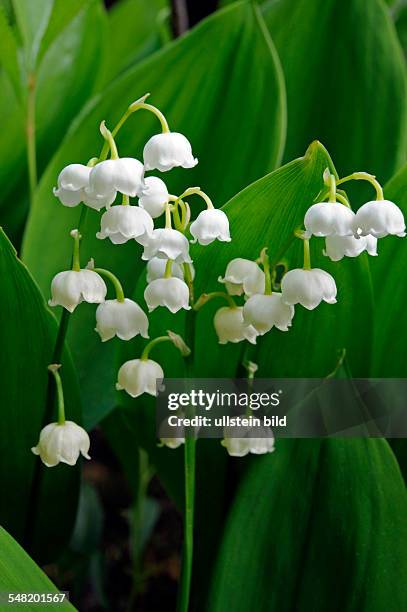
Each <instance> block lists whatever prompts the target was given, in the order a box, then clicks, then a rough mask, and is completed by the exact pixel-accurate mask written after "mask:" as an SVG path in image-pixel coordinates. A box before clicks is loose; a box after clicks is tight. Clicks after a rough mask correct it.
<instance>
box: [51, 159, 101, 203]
mask: <svg viewBox="0 0 407 612" xmlns="http://www.w3.org/2000/svg"><path fill="white" fill-rule="evenodd" d="M91 170H92V168H90V167H88V166H84V165H83V164H69V165H68V166H66V167H65V168H64V169H63V170H61V172H60V173H59V176H58V187H54V195H55V196H56V197H57V198H59V200H60V201H61V203H62V204H64V206H77V205H78V204H80V202H83V200H84V198H85V197H86V196H85V187H88V185H89V174H90V171H91Z"/></svg>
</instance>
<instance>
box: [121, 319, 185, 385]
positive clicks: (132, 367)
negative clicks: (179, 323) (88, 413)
mask: <svg viewBox="0 0 407 612" xmlns="http://www.w3.org/2000/svg"><path fill="white" fill-rule="evenodd" d="M163 342H171V343H172V344H173V345H174V346H175V347H176V348H177V349H178V350H179V351H180V353H181V355H182V356H183V357H187V356H188V355H189V353H190V350H189V348H188V347H187V345H186V344H185V342H184V341H183V339H182V338H181V336H179V335H178V334H174V332H171V331H168V332H167V335H166V336H159V337H158V338H154V340H151V341H150V342H149V343H148V344H147V346H146V347H145V349H144V351H143V353H142V354H141V357H140V358H139V359H131V360H130V361H126V362H125V363H124V364H123V365H122V366H121V367H120V369H119V372H118V375H117V383H116V389H117V390H118V391H123V390H124V391H126V392H127V393H128V394H129V395H131V397H139V396H140V395H143V393H147V394H149V395H153V396H156V395H157V381H160V380H162V379H163V378H164V371H163V369H162V367H161V366H160V364H159V363H157V362H156V361H153V360H152V359H150V358H149V355H150V352H151V350H152V349H153V348H154V347H155V346H157V345H158V344H161V343H163Z"/></svg>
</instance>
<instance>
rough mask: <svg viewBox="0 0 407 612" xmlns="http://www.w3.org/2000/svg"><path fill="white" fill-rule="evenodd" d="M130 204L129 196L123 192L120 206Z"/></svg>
mask: <svg viewBox="0 0 407 612" xmlns="http://www.w3.org/2000/svg"><path fill="white" fill-rule="evenodd" d="M129 204H130V198H129V196H128V195H126V194H125V193H123V197H122V206H128V205H129Z"/></svg>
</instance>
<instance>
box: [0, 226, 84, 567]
mask: <svg viewBox="0 0 407 612" xmlns="http://www.w3.org/2000/svg"><path fill="white" fill-rule="evenodd" d="M0 279H1V280H0V295H1V302H2V317H1V321H0V339H1V346H2V351H1V357H0V389H1V397H0V405H1V419H0V457H1V463H0V488H1V490H2V491H3V495H2V496H1V502H0V523H1V524H2V525H3V526H4V527H5V528H6V529H7V530H8V531H9V532H10V533H11V534H12V535H13V537H15V538H16V539H17V540H18V541H19V542H21V543H25V544H26V545H27V546H29V549H30V552H31V553H32V554H34V555H35V557H36V558H40V559H41V560H45V561H49V560H52V559H54V558H55V555H56V554H57V553H58V552H59V551H60V549H61V547H62V546H64V545H65V543H66V541H67V539H68V538H69V534H70V530H71V528H72V525H73V521H74V518H75V512H76V504H77V493H78V481H79V472H78V467H76V468H72V467H69V466H66V465H58V466H57V467H54V468H45V467H43V466H42V464H40V463H39V462H40V459H39V458H38V457H36V456H34V454H33V453H32V452H31V448H32V447H33V446H35V445H36V444H37V442H38V438H39V433H40V430H41V428H42V427H43V426H44V424H46V423H44V422H43V421H44V415H45V413H46V408H47V388H48V372H47V366H48V365H49V364H50V363H51V362H52V354H53V347H54V342H55V336H56V322H55V319H54V317H52V315H51V314H50V312H49V311H48V309H47V307H46V305H45V302H44V299H43V297H42V296H41V294H40V292H39V290H38V287H37V286H36V285H35V283H34V282H33V280H32V278H31V276H30V274H29V272H28V270H27V269H26V268H25V266H24V265H23V264H22V263H21V262H20V261H19V260H18V259H17V257H16V253H15V251H14V249H13V247H12V246H11V244H10V243H9V241H8V240H7V238H6V236H5V234H4V233H3V232H2V231H1V232H0ZM61 377H62V380H63V383H64V390H65V400H66V410H67V418H69V419H71V420H74V421H76V422H78V421H80V417H81V412H80V410H81V409H80V400H79V397H78V386H77V381H76V377H75V372H74V370H73V368H72V364H71V362H70V359H69V355H67V354H65V355H64V358H63V367H62V370H61ZM55 416H56V415H55V412H54V411H52V412H51V415H50V417H51V418H50V420H55ZM34 483H36V485H35V484H34ZM55 521H57V522H58V525H63V529H56V523H55Z"/></svg>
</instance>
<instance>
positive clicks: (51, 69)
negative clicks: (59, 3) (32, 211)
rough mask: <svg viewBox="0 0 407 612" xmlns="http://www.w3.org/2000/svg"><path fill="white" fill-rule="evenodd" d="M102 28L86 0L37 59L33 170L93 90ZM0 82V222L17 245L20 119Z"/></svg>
mask: <svg viewBox="0 0 407 612" xmlns="http://www.w3.org/2000/svg"><path fill="white" fill-rule="evenodd" d="M105 26H106V15H105V12H104V10H103V9H102V7H101V4H100V2H99V0H90V1H89V2H87V3H86V4H85V5H84V7H83V8H82V10H81V11H80V13H79V14H78V15H77V16H76V17H75V18H74V19H73V20H71V21H70V23H69V24H68V25H67V26H66V27H65V28H64V29H63V30H62V32H61V33H60V34H59V35H58V36H57V37H56V39H55V40H54V42H53V43H52V44H51V45H50V46H49V47H48V49H47V52H46V53H45V55H44V57H43V60H42V62H41V67H40V69H39V72H38V77H37V102H36V128H37V134H36V138H37V155H38V167H39V174H41V172H42V170H43V169H44V167H45V165H46V164H47V162H48V161H49V159H50V157H51V156H52V155H53V153H54V151H55V149H56V148H57V147H58V146H59V145H60V142H61V139H62V138H63V137H64V135H65V133H66V130H67V128H68V126H69V124H70V122H71V121H72V120H73V119H74V118H75V116H76V115H77V113H78V111H79V110H80V109H81V108H82V106H83V105H84V104H85V103H86V101H87V100H88V98H89V97H90V96H91V95H92V94H93V92H94V87H95V83H96V81H97V79H98V77H99V68H100V65H101V63H102V59H103V47H104V42H105V33H106V31H105ZM0 82H1V85H2V95H1V97H0V110H1V111H2V118H3V124H2V130H1V133H0V157H1V160H2V164H1V169H0V187H1V196H0V222H1V224H2V225H3V226H4V227H5V228H6V229H7V232H8V234H9V235H10V236H12V238H13V241H14V240H15V241H16V244H18V243H19V240H18V238H19V233H20V232H21V230H22V226H23V224H24V220H25V217H26V214H27V207H28V177H27V170H26V153H25V118H24V111H23V109H22V108H21V107H20V105H19V104H18V101H17V99H16V97H15V94H14V92H13V90H12V88H11V86H10V83H9V82H8V79H7V76H6V75H5V74H1V75H0ZM20 239H21V237H20Z"/></svg>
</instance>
